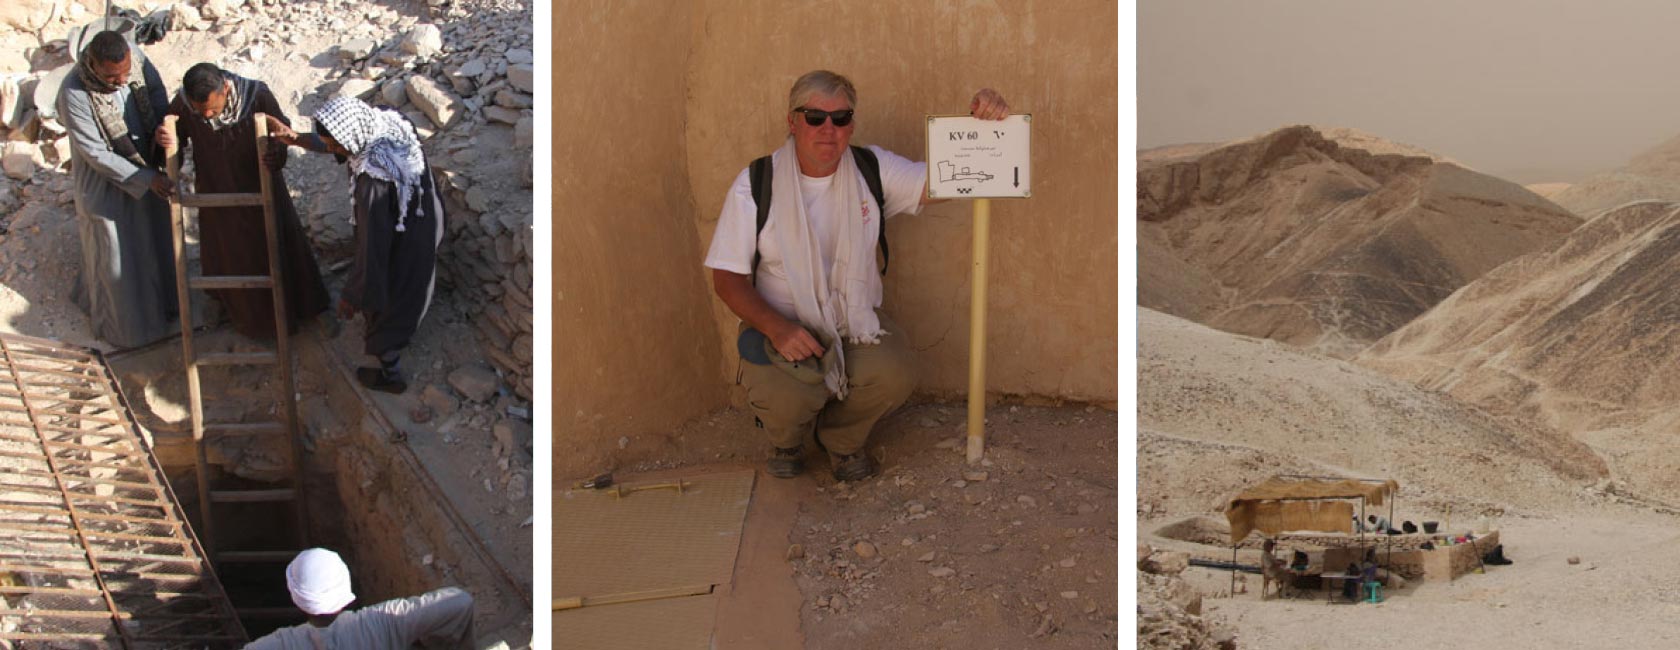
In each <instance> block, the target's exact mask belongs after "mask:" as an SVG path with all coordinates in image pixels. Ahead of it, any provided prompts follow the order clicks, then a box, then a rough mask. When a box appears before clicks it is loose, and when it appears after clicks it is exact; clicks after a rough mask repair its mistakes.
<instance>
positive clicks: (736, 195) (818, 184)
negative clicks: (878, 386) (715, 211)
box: [706, 145, 927, 319]
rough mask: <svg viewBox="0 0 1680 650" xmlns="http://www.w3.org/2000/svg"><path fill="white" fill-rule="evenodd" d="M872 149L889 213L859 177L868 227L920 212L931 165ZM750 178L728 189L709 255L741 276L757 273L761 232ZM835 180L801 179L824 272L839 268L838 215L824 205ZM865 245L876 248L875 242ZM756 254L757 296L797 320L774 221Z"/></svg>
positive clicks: (709, 263)
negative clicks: (873, 222)
mask: <svg viewBox="0 0 1680 650" xmlns="http://www.w3.org/2000/svg"><path fill="white" fill-rule="evenodd" d="M869 149H870V151H874V152H875V158H876V159H877V160H879V161H880V163H881V193H882V194H883V195H884V196H885V197H886V199H887V205H886V209H885V210H884V211H883V210H879V209H877V206H876V205H875V197H874V196H872V195H870V193H869V184H868V182H866V181H864V180H863V174H862V173H861V172H860V173H859V174H858V175H857V183H858V187H857V196H858V198H859V200H861V201H862V202H863V205H861V206H859V210H858V211H859V212H860V213H861V214H862V216H863V218H864V219H865V223H867V222H868V221H867V220H869V219H874V218H876V215H878V214H880V213H882V212H885V214H886V215H887V216H888V217H891V216H893V215H896V214H899V213H901V212H908V213H910V214H915V213H917V212H920V211H921V209H922V192H923V191H925V186H926V184H927V163H919V162H913V161H911V160H909V159H908V158H905V157H903V156H900V155H898V154H895V153H893V152H891V151H887V150H886V149H882V148H880V147H877V146H873V145H871V146H870V147H869ZM749 172H750V170H749V169H743V170H741V173H740V175H738V176H736V177H735V184H734V185H732V186H730V188H729V195H728V196H727V197H725V198H724V200H723V212H722V213H721V214H719V215H718V226H717V231H716V232H714V233H712V248H711V250H710V251H708V252H707V253H706V267H707V268H713V269H719V270H723V271H729V272H731V273H739V274H741V275H748V274H751V273H752V262H753V251H754V246H753V233H754V231H756V230H758V204H756V203H754V202H753V197H752V179H751V178H749V176H750V173H749ZM833 180H834V176H827V177H823V178H812V177H810V176H806V175H804V174H800V175H799V192H800V194H801V195H802V196H803V197H804V199H805V215H806V217H807V218H808V219H809V220H810V222H811V233H812V235H813V236H815V237H816V239H817V248H818V250H819V251H820V252H821V253H822V268H823V269H825V270H826V269H832V268H834V244H835V242H834V236H835V232H836V231H837V230H838V228H837V226H838V224H839V222H838V221H837V217H836V215H834V214H832V210H830V209H829V202H827V201H823V200H822V198H823V196H824V195H825V194H827V193H828V190H829V187H830V186H831V185H833ZM771 200H779V197H774V196H772V197H771ZM864 245H866V246H869V247H870V248H874V247H875V242H866V243H865V244H864ZM757 251H758V253H759V254H760V255H761V259H760V260H759V264H758V293H759V294H760V295H762V296H764V300H765V302H768V303H770V306H771V307H773V308H775V310H776V311H778V312H781V313H782V315H783V316H786V317H788V318H790V319H791V318H794V317H795V316H794V308H793V292H792V290H791V289H789V288H788V281H787V271H786V270H784V269H783V268H782V251H781V245H780V244H778V243H777V239H776V223H775V222H774V221H772V222H770V223H767V224H764V232H761V233H758V246H757ZM869 299H870V304H873V305H875V306H880V304H881V296H879V295H875V296H870V297H869Z"/></svg>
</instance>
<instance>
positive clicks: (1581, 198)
mask: <svg viewBox="0 0 1680 650" xmlns="http://www.w3.org/2000/svg"><path fill="white" fill-rule="evenodd" d="M1550 198H1551V199H1552V201H1554V202H1556V203H1557V204H1558V205H1561V206H1563V207H1565V208H1568V209H1569V210H1571V211H1573V212H1574V213H1575V214H1578V215H1581V216H1582V217H1586V218H1592V217H1594V216H1597V215H1598V214H1599V213H1600V212H1603V211H1605V210H1609V209H1611V208H1615V207H1617V206H1621V205H1623V204H1626V203H1631V202H1634V201H1680V136H1676V137H1674V138H1671V139H1669V140H1667V141H1665V142H1663V143H1662V144H1659V145H1657V146H1655V147H1652V148H1651V149H1650V150H1648V151H1645V152H1644V153H1641V154H1639V155H1637V156H1634V158H1633V159H1632V160H1629V161H1628V164H1626V165H1623V166H1622V167H1619V168H1617V169H1612V170H1610V171H1607V172H1604V173H1601V174H1597V175H1594V176H1590V177H1588V178H1587V179H1585V180H1582V181H1581V182H1578V183H1575V184H1574V185H1571V186H1569V188H1568V189H1565V190H1563V191H1561V192H1558V193H1557V194H1556V195H1555V196H1552V197H1550Z"/></svg>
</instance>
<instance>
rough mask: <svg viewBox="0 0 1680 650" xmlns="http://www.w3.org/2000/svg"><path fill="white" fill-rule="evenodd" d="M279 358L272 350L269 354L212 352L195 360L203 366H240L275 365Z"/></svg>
mask: <svg viewBox="0 0 1680 650" xmlns="http://www.w3.org/2000/svg"><path fill="white" fill-rule="evenodd" d="M277 359H278V357H277V356H276V355H275V354H274V352H273V351H272V350H270V351H267V352H212V353H210V354H203V355H199V356H198V358H197V359H194V360H193V361H195V362H196V363H198V365H201V366H240V365H257V364H264V363H275V362H276V361H277Z"/></svg>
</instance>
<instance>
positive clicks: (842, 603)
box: [828, 594, 846, 612]
mask: <svg viewBox="0 0 1680 650" xmlns="http://www.w3.org/2000/svg"><path fill="white" fill-rule="evenodd" d="M828 608H829V609H832V610H834V611H836V612H844V611H846V597H845V596H844V595H842V594H834V595H833V596H829V597H828Z"/></svg>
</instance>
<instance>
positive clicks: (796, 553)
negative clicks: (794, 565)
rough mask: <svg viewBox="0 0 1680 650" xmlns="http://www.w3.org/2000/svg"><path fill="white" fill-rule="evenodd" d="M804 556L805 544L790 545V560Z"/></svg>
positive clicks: (788, 554) (788, 553)
mask: <svg viewBox="0 0 1680 650" xmlns="http://www.w3.org/2000/svg"><path fill="white" fill-rule="evenodd" d="M803 557H805V547H804V546H802V545H799V544H794V545H792V546H789V547H788V550H787V559H788V561H790V562H791V561H793V560H798V559H800V558H803Z"/></svg>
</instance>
